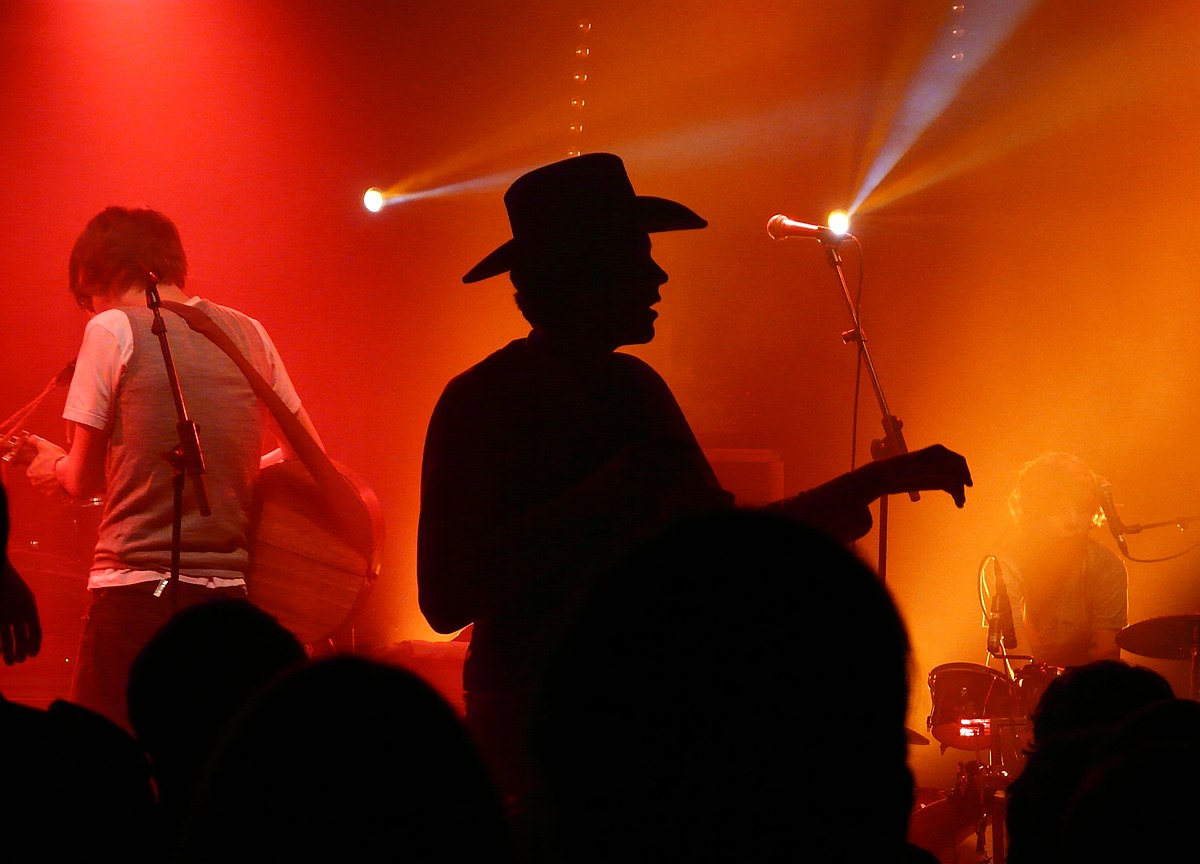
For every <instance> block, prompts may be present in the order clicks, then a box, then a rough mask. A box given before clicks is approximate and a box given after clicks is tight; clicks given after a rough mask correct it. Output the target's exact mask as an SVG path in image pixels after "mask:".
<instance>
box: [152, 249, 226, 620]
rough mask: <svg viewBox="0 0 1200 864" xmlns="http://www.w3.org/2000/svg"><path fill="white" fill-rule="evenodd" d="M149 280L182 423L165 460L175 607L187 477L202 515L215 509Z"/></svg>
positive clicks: (155, 329) (155, 282)
mask: <svg viewBox="0 0 1200 864" xmlns="http://www.w3.org/2000/svg"><path fill="white" fill-rule="evenodd" d="M146 275H147V277H148V281H147V282H146V305H147V306H148V307H150V310H151V311H152V312H153V313H154V323H153V324H151V326H150V332H151V333H153V334H154V335H156V336H157V337H158V341H159V345H160V346H161V347H162V355H163V362H164V363H165V364H166V367H167V380H168V382H170V385H171V396H172V398H173V399H174V400H175V413H176V415H177V416H178V418H179V419H178V422H177V423H176V424H175V428H176V429H177V430H178V432H179V444H178V446H177V447H176V448H175V449H174V450H172V451H171V452H170V453H165V454H163V458H165V459H166V460H167V462H169V463H170V464H171V467H172V468H174V469H175V473H174V504H175V507H174V519H173V521H172V525H171V576H170V584H171V604H172V607H174V606H175V604H176V601H177V596H178V588H177V587H176V586H178V584H179V557H180V547H181V546H182V542H183V487H184V481H185V479H186V477H189V476H190V477H191V478H192V485H193V486H194V487H195V490H196V500H197V504H198V506H199V509H200V515H201V516H210V515H212V510H211V509H210V508H209V506H208V493H207V492H206V491H205V488H204V477H203V474H204V454H203V452H201V450H200V433H199V430H198V429H197V427H196V424H195V423H193V422H192V420H191V418H189V417H188V412H187V406H186V405H185V404H184V401H183V391H182V390H181V389H180V388H179V375H178V373H177V371H176V369H175V360H174V357H173V356H172V354H171V344H170V342H169V341H168V340H167V325H166V323H165V322H164V321H163V317H162V311H161V309H160V307H159V303H160V300H159V296H158V276H156V275H155V274H154V273H150V272H147V274H146ZM167 582H168V580H166V579H163V580H161V581H160V582H159V583H158V587H157V588H155V589H154V596H155V597H161V596H162V592H163V590H164V589H165V588H166V587H167Z"/></svg>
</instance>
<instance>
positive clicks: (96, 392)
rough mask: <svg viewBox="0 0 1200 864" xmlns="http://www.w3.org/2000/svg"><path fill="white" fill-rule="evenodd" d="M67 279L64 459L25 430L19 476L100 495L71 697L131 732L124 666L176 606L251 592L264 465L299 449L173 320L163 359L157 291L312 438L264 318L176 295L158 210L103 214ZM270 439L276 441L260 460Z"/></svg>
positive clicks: (179, 260)
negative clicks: (246, 368) (71, 364)
mask: <svg viewBox="0 0 1200 864" xmlns="http://www.w3.org/2000/svg"><path fill="white" fill-rule="evenodd" d="M68 279H69V282H68V288H69V290H70V292H71V294H72V295H73V296H74V298H75V301H76V302H77V303H78V305H79V306H80V307H81V308H83V309H84V311H85V312H87V313H88V315H89V316H91V317H90V320H89V321H88V323H87V326H86V327H85V329H84V335H83V343H82V345H81V347H80V350H79V355H78V359H77V361H76V366H75V375H74V378H73V379H72V381H71V386H70V389H69V391H68V393H67V397H66V404H65V407H64V409H63V417H64V418H65V419H66V420H67V421H68V429H69V430H70V434H69V437H70V439H71V441H70V450H69V451H67V450H64V449H63V448H61V447H59V446H58V445H56V444H53V443H51V442H50V441H47V440H45V439H42V438H38V437H31V438H30V439H29V442H28V447H27V450H28V451H30V452H28V453H27V454H26V455H25V458H27V459H29V460H30V461H29V465H28V468H27V470H26V473H27V475H28V477H29V479H30V480H31V482H32V483H33V484H34V485H35V486H37V487H39V488H41V489H43V490H44V491H46V492H47V493H48V494H51V495H56V496H61V495H66V496H70V497H86V496H93V495H101V496H103V498H104V510H103V515H102V516H101V520H100V526H99V533H98V540H97V543H96V548H95V552H94V556H93V561H92V565H91V572H90V574H89V577H88V590H89V592H90V596H89V604H88V611H87V615H86V619H85V622H84V629H83V633H82V637H81V641H80V646H79V652H78V660H77V664H76V668H75V672H74V678H73V681H72V685H71V694H70V698H71V700H72V701H74V702H77V703H79V704H82V705H85V706H87V707H89V708H92V709H94V710H97V711H99V712H101V713H103V714H105V715H106V716H108V717H110V718H111V719H113V720H114V721H116V722H117V723H119V724H121V725H123V726H125V727H126V728H129V723H128V718H127V715H126V708H125V685H126V678H127V674H128V670H129V667H130V664H131V663H132V661H133V659H134V657H135V656H136V654H137V652H138V651H139V650H140V649H141V647H142V646H143V645H144V644H145V643H146V642H147V641H148V639H149V638H150V636H151V635H152V634H153V633H154V631H155V630H156V629H157V628H158V627H159V626H161V625H162V624H163V623H164V622H165V621H166V620H167V618H168V617H170V615H171V614H172V613H173V612H174V611H175V610H176V609H178V608H182V607H183V606H188V605H192V604H194V603H198V602H201V601H203V600H206V599H209V598H212V597H217V596H223V595H232V596H237V597H245V596H246V580H245V576H246V571H247V566H248V552H247V529H248V525H249V520H250V508H251V502H252V499H253V494H254V489H255V481H256V479H257V476H258V472H259V469H260V467H262V466H264V465H266V464H269V463H270V462H272V461H277V460H278V459H280V458H289V457H290V456H291V455H293V454H292V453H291V449H290V448H289V447H288V445H287V443H286V441H285V440H284V439H283V436H282V435H279V434H277V433H274V432H273V429H272V425H271V422H270V417H269V415H268V414H267V412H266V411H264V410H263V408H262V405H261V403H260V401H259V399H258V398H257V396H256V395H255V393H254V392H253V390H252V389H251V387H250V385H249V384H248V382H247V380H246V377H245V375H244V374H243V373H242V371H241V370H239V369H238V367H237V366H236V364H235V363H234V362H233V361H232V360H231V359H230V358H229V357H228V356H226V355H225V354H224V353H223V352H222V351H221V350H220V349H219V348H218V347H217V346H215V345H214V344H213V343H212V342H210V341H209V339H207V338H206V337H204V336H202V335H200V334H198V333H195V332H193V331H192V330H191V329H190V328H189V327H187V326H185V325H184V322H183V320H182V319H181V318H178V317H176V316H175V315H173V314H171V313H169V312H166V311H163V312H161V314H162V318H163V323H164V324H165V325H166V329H167V345H168V347H169V351H166V352H164V350H163V344H162V343H161V342H160V338H159V335H158V334H157V333H156V332H153V331H152V325H153V323H154V317H155V315H154V310H152V309H151V308H150V297H151V295H152V293H153V292H154V291H155V287H156V291H157V295H158V298H159V299H160V300H162V301H177V302H180V303H186V304H187V305H189V306H193V307H196V308H199V309H200V310H202V311H203V312H204V313H205V314H207V315H208V316H209V317H210V318H212V319H214V320H215V321H216V322H217V323H218V325H219V326H220V327H221V329H222V330H223V331H225V332H226V333H227V334H228V335H229V336H230V337H231V339H232V340H233V341H234V342H235V343H236V344H237V346H238V347H239V348H241V350H242V352H243V353H244V354H245V355H246V356H247V357H248V358H249V359H250V360H251V362H252V363H253V365H254V367H255V368H256V369H257V370H258V371H259V372H260V373H261V374H262V375H263V377H264V378H265V379H266V380H267V381H268V382H270V384H271V387H272V389H273V390H274V391H275V392H276V393H277V394H278V395H279V397H280V398H281V399H282V400H283V402H284V403H285V405H286V406H287V407H288V408H289V409H290V410H291V411H292V412H294V413H295V415H296V416H297V418H298V419H299V420H300V421H301V423H302V424H303V425H304V426H305V428H307V429H308V431H309V432H310V433H311V434H312V435H313V438H314V440H316V441H318V442H319V441H320V439H319V438H318V437H317V435H316V431H315V430H314V429H313V427H312V423H311V421H310V420H309V418H308V416H307V414H306V412H305V411H304V408H303V407H302V406H301V403H300V398H299V396H298V395H297V394H296V391H295V388H294V387H293V386H292V382H291V380H290V379H289V377H288V374H287V370H286V369H285V368H284V364H283V361H282V360H281V359H280V357H279V354H278V352H277V351H276V350H275V347H274V345H273V344H272V342H271V339H270V337H269V336H268V335H267V332H266V331H265V330H264V329H263V327H262V325H261V324H260V323H259V322H258V321H256V320H254V319H253V318H250V317H249V316H247V315H245V314H243V313H241V312H238V311H236V310H234V309H231V308H229V307H225V306H219V305H217V304H215V303H212V302H209V301H207V300H204V299H201V298H199V297H194V296H189V295H188V294H187V293H185V291H184V284H185V282H186V279H187V258H186V255H185V253H184V249H183V245H182V242H181V240H180V236H179V231H178V230H177V228H176V226H175V225H174V223H173V222H172V221H171V220H170V219H168V218H167V217H166V216H164V215H163V214H161V213H158V212H156V211H154V210H151V209H147V208H135V209H129V208H125V207H108V208H107V209H105V210H103V211H102V212H100V213H99V214H97V215H96V216H95V217H93V218H92V220H91V221H90V222H88V224H87V226H86V227H85V228H84V230H83V232H82V233H81V234H80V235H79V237H78V239H77V240H76V241H75V245H74V248H73V249H72V251H71V257H70V262H69V266H68ZM167 354H169V355H170V357H171V359H172V361H173V362H172V365H173V367H174V369H175V371H176V376H175V377H176V379H177V380H178V382H179V387H180V390H181V392H182V396H183V402H184V407H185V408H186V410H187V414H188V415H189V419H190V420H191V421H193V422H194V424H195V428H196V430H197V434H196V435H195V439H196V440H198V441H199V444H200V454H201V456H202V459H203V466H202V468H203V471H202V473H200V481H201V482H199V483H197V482H194V480H195V478H194V476H193V475H192V474H190V473H189V474H188V476H187V482H186V483H184V488H183V494H182V508H181V531H180V537H181V543H180V550H179V578H178V580H172V579H171V576H172V570H173V551H174V541H173V526H174V521H175V497H176V496H175V490H176V478H177V472H178V471H179V470H180V467H181V460H179V459H178V458H175V459H172V458H170V457H171V455H172V454H175V455H176V456H178V454H179V453H182V452H184V451H185V449H186V448H184V446H183V445H182V444H181V441H182V439H183V437H184V436H183V435H181V432H180V417H179V412H178V410H177V407H176V403H175V399H174V395H173V392H172V388H171V384H170V378H169V376H168V372H167V369H168V365H167V363H166V355H167ZM267 433H272V435H273V436H274V438H275V440H276V441H277V442H278V444H279V447H278V448H277V449H276V450H274V451H273V452H271V453H268V454H267V455H265V456H264V455H263V451H264V449H266V448H265V446H264V442H268V441H270V440H271V436H270V435H268V434H267ZM202 502H204V503H206V504H207V508H208V510H209V511H210V512H209V514H208V515H204V514H203V513H202V512H201V509H202V508H201V506H200V505H201V503H202Z"/></svg>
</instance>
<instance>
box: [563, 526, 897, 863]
mask: <svg viewBox="0 0 1200 864" xmlns="http://www.w3.org/2000/svg"><path fill="white" fill-rule="evenodd" d="M830 657H837V660H838V662H837V663H836V664H831V663H829V662H828V660H829V658H830ZM910 663H911V658H910V652H909V641H908V634H907V630H906V627H905V624H904V622H903V620H902V618H901V616H900V614H899V611H898V609H897V607H896V605H895V603H894V601H893V598H892V597H891V595H890V593H889V592H888V590H887V589H886V587H885V586H884V584H883V583H882V582H881V581H880V580H879V578H878V577H877V575H876V574H875V573H874V572H873V571H872V570H871V569H870V568H869V567H868V566H867V565H866V564H865V563H864V562H863V561H861V560H860V559H859V558H857V557H856V556H855V555H854V554H853V553H852V552H851V551H849V550H848V549H847V548H845V547H844V546H842V545H841V544H839V543H837V542H835V541H833V540H832V539H830V538H828V537H827V536H826V535H824V534H821V533H819V532H817V531H815V530H813V529H811V528H808V527H805V526H803V525H801V524H799V523H797V522H794V521H791V520H789V519H787V518H785V517H782V516H778V515H775V514H771V513H768V512H766V511H759V510H730V511H725V512H720V513H713V514H707V515H703V516H699V517H693V518H688V519H685V520H681V521H680V522H678V523H677V524H676V525H674V526H673V527H671V528H669V529H667V530H666V531H665V532H663V533H662V534H661V535H660V536H658V537H657V538H655V539H652V540H650V541H649V542H647V543H645V544H644V545H643V546H641V547H640V548H639V549H638V550H637V551H636V552H635V553H634V554H633V555H632V556H630V557H629V559H628V560H627V561H626V562H625V563H624V564H623V565H621V566H620V567H618V568H616V569H615V570H614V571H613V572H612V573H611V574H610V575H609V577H608V578H606V579H605V580H604V581H603V582H602V583H601V584H600V586H599V587H598V588H597V590H595V592H594V593H593V594H592V595H591V596H590V597H589V599H588V601H587V602H586V604H585V605H584V607H583V610H582V612H581V613H580V615H579V616H578V618H577V620H576V622H575V626H574V627H573V628H572V630H571V631H570V633H569V635H568V636H567V637H566V639H565V641H564V643H563V645H562V646H561V648H560V650H558V651H556V652H555V657H554V661H553V665H552V668H551V671H550V673H549V679H548V681H547V686H546V703H545V706H544V711H543V713H542V716H541V721H540V722H541V730H540V740H541V752H542V754H543V757H544V760H545V766H546V770H547V773H548V775H549V777H550V778H551V786H552V795H553V798H554V800H555V801H556V802H557V804H558V807H559V812H558V816H557V818H558V824H559V826H560V827H559V831H560V834H561V836H560V838H559V844H560V846H561V847H562V849H563V853H564V857H565V858H566V859H567V860H571V861H612V860H646V861H696V860H708V861H741V860H787V859H789V858H795V859H801V858H805V859H808V858H811V859H812V860H836V859H839V858H846V857H847V856H849V857H851V858H854V857H856V856H861V857H858V860H872V857H873V854H875V853H877V854H878V855H879V856H881V857H878V858H877V859H876V860H890V859H889V857H888V856H891V857H892V858H898V857H899V856H900V853H901V850H905V849H907V846H906V842H905V838H906V830H907V821H908V815H909V813H910V811H911V806H912V796H913V787H912V775H911V773H910V771H909V768H908V764H907V744H906V731H905V719H906V714H907V706H908V694H909V690H908V685H909V674H910ZM864 777H870V778H871V780H870V782H869V784H866V786H869V789H867V788H865V787H864V783H863V778H864ZM851 801H856V802H857V805H856V806H850V802H851ZM863 812H870V813H871V820H872V821H871V825H870V830H869V831H866V832H864V831H863V825H862V822H861V814H862V813H863Z"/></svg>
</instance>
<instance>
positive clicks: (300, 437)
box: [159, 300, 373, 549]
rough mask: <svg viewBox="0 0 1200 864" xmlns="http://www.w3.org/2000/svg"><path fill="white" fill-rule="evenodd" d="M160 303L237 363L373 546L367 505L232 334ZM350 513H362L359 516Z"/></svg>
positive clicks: (346, 519)
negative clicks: (243, 351) (256, 367)
mask: <svg viewBox="0 0 1200 864" xmlns="http://www.w3.org/2000/svg"><path fill="white" fill-rule="evenodd" d="M159 305H160V306H161V307H162V308H164V309H168V310H170V311H171V312H174V313H175V314H176V315H178V316H179V317H180V318H182V319H183V320H184V321H185V322H186V323H187V325H188V327H190V328H191V329H192V330H195V331H196V332H197V333H199V334H200V335H202V336H205V337H207V338H208V339H209V340H210V341H212V342H213V344H215V345H216V346H217V347H218V348H220V349H221V350H222V351H224V352H225V353H226V354H228V355H229V357H230V359H231V360H233V362H234V363H236V364H237V367H238V368H239V369H241V370H242V373H243V374H244V375H245V376H246V380H247V381H248V382H249V383H250V386H251V388H253V390H254V392H255V393H256V394H257V395H258V398H260V399H261V400H262V401H263V402H264V403H265V404H266V406H267V408H268V409H270V411H271V414H272V415H273V416H274V417H275V422H276V423H278V424H279V428H280V431H282V432H283V435H284V437H285V438H287V441H288V444H289V445H290V446H291V448H292V449H293V450H295V451H296V455H297V456H299V457H300V461H301V462H303V463H304V467H305V468H307V469H308V471H309V473H310V474H312V477H313V480H315V481H316V482H317V484H318V485H319V486H320V487H321V489H322V490H323V491H324V492H325V494H326V496H327V497H328V498H329V503H330V504H331V505H332V507H333V511H334V513H336V514H338V516H339V518H340V521H342V522H343V523H344V524H343V527H344V528H345V530H346V531H348V532H351V534H352V535H353V536H354V538H355V540H357V541H358V542H359V543H360V544H362V545H361V548H364V549H369V548H371V545H372V542H373V537H372V536H371V533H370V529H369V527H366V528H365V530H364V526H369V525H370V520H369V519H367V520H364V519H362V518H361V514H362V512H363V511H364V510H365V509H366V505H365V504H364V503H363V500H362V498H361V497H359V494H358V493H357V492H356V491H355V489H354V488H353V487H352V486H351V484H350V482H349V481H348V480H347V479H346V478H345V476H343V475H342V473H341V472H340V471H339V470H338V469H337V467H336V466H335V465H334V464H333V463H332V462H331V461H330V459H329V457H328V456H327V455H326V454H325V451H324V450H322V449H321V445H319V444H318V443H317V442H316V441H315V440H314V439H313V437H312V436H311V435H310V434H309V433H308V430H307V429H305V428H304V424H303V423H301V422H300V420H299V418H297V417H296V415H295V414H293V413H292V412H291V411H290V410H288V407H287V406H286V405H285V404H284V403H283V400H282V399H280V398H279V394H277V393H276V392H275V390H274V388H273V387H271V385H270V383H268V382H267V380H266V379H265V378H263V376H262V375H261V374H259V371H258V370H257V369H255V368H254V366H253V364H252V363H251V362H250V361H249V360H248V359H246V355H244V354H243V353H242V352H241V349H239V348H238V347H237V345H235V344H234V342H233V340H232V339H230V338H229V335H228V334H227V333H226V332H225V331H224V330H222V329H221V327H220V326H219V325H218V324H217V322H215V321H213V320H212V319H211V318H209V317H208V316H207V315H205V314H204V312H203V311H201V310H200V309H197V308H196V307H195V306H188V305H187V304H185V303H177V302H175V301H173V300H160V301H159ZM351 514H359V517H360V518H356V517H355V516H352V515H351Z"/></svg>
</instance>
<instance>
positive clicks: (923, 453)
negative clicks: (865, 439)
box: [864, 444, 972, 507]
mask: <svg viewBox="0 0 1200 864" xmlns="http://www.w3.org/2000/svg"><path fill="white" fill-rule="evenodd" d="M873 464H874V466H875V469H874V471H875V472H876V482H878V484H879V487H880V488H879V493H880V494H881V495H896V494H900V493H903V492H926V491H930V490H940V491H942V492H946V493H947V494H948V495H950V497H951V498H953V499H954V503H955V505H956V506H958V507H962V506H963V505H964V504H966V503H967V492H966V487H967V486H970V485H972V483H971V469H970V468H968V467H967V460H966V459H965V458H964V457H962V456H961V455H959V454H958V453H955V452H954V451H953V450H950V449H947V448H946V447H943V446H942V445H941V444H931V445H930V446H928V447H923V448H922V449H920V450H914V451H912V452H910V453H901V454H900V455H899V456H890V457H888V458H887V459H880V460H879V461H877V462H875V463H873ZM864 467H866V466H864Z"/></svg>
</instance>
